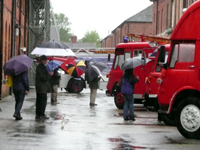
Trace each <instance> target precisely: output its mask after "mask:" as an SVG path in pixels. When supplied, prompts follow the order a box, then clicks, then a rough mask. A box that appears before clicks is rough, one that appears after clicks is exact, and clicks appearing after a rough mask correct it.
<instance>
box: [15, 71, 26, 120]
mask: <svg viewBox="0 0 200 150" xmlns="http://www.w3.org/2000/svg"><path fill="white" fill-rule="evenodd" d="M13 93H14V96H15V112H14V115H13V117H14V118H15V119H16V120H21V119H22V117H21V114H20V110H21V108H22V106H23V102H24V98H25V94H28V93H29V79H28V72H27V71H25V72H22V73H21V74H19V75H17V76H13Z"/></svg>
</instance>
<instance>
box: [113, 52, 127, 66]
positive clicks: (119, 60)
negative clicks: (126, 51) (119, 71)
mask: <svg viewBox="0 0 200 150" xmlns="http://www.w3.org/2000/svg"><path fill="white" fill-rule="evenodd" d="M123 62H124V55H116V59H115V64H114V68H113V69H116V68H117V66H119V67H120V68H121V65H122V63H123Z"/></svg>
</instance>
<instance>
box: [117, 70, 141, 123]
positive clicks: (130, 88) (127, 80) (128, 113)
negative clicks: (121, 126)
mask: <svg viewBox="0 0 200 150" xmlns="http://www.w3.org/2000/svg"><path fill="white" fill-rule="evenodd" d="M138 81H139V77H137V78H136V77H135V75H134V74H133V69H127V70H125V72H124V75H123V76H122V78H121V79H120V81H119V82H118V85H120V86H121V93H122V94H123V97H124V108H123V118H124V120H125V121H127V120H132V121H135V117H134V106H133V105H134V98H133V93H134V87H135V84H136V83H137V82H138ZM120 82H121V83H120Z"/></svg>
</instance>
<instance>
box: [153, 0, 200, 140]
mask: <svg viewBox="0 0 200 150" xmlns="http://www.w3.org/2000/svg"><path fill="white" fill-rule="evenodd" d="M199 19H200V1H196V2H194V3H193V4H192V5H191V6H190V7H189V8H188V9H187V10H186V11H185V12H184V14H183V15H182V17H181V18H180V20H179V21H178V23H177V25H176V26H175V28H174V30H173V32H172V35H171V38H170V39H171V44H170V50H169V57H168V59H167V63H165V46H162V47H161V51H160V54H159V57H158V62H159V63H158V64H159V66H161V67H162V70H161V77H160V78H158V79H157V82H158V83H159V84H160V86H159V90H158V103H159V112H160V113H163V114H168V115H169V116H170V118H171V119H172V120H174V121H175V122H176V126H177V129H178V131H179V132H180V133H181V134H182V135H183V136H184V137H186V138H191V139H200V58H199V56H200V40H199V39H200V32H198V31H199V28H200V22H199V21H197V20H199Z"/></svg>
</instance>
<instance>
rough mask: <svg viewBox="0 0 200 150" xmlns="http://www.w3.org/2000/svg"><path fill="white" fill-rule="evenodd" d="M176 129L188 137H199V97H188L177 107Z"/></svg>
mask: <svg viewBox="0 0 200 150" xmlns="http://www.w3.org/2000/svg"><path fill="white" fill-rule="evenodd" d="M176 117H177V129H178V131H179V132H180V133H181V134H182V135H183V136H184V137H186V138H188V139H200V99H199V98H194V97H188V98H186V99H185V100H183V101H182V102H181V103H180V104H179V106H178V109H177V116H176Z"/></svg>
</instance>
